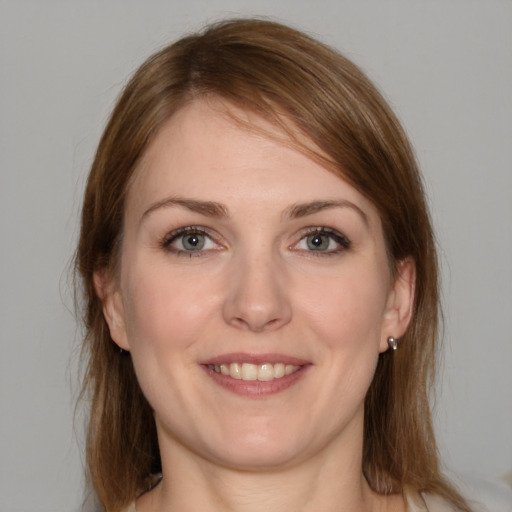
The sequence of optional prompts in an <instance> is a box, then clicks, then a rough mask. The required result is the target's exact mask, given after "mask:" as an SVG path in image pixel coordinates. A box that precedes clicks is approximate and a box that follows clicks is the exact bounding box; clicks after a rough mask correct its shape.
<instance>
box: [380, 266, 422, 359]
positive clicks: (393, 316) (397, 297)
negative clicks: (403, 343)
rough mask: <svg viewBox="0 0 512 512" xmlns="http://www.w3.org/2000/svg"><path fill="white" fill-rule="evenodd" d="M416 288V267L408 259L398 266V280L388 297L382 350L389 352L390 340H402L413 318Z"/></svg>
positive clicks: (396, 279)
mask: <svg viewBox="0 0 512 512" xmlns="http://www.w3.org/2000/svg"><path fill="white" fill-rule="evenodd" d="M415 287H416V267H415V265H414V262H413V261H412V260H411V259H409V258H407V259H405V260H402V261H400V262H399V263H398V265H397V271H396V278H395V281H394V283H393V287H392V289H391V291H390V293H389V296H388V303H387V306H386V312H385V314H384V323H383V330H382V340H381V346H380V350H381V352H384V351H386V350H388V348H389V344H388V339H389V338H390V337H392V338H394V339H395V338H401V337H402V336H403V335H404V333H405V331H406V330H407V327H408V326H409V323H410V321H411V318H412V314H413V309H414V295H415Z"/></svg>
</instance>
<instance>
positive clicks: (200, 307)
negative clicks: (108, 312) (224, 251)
mask: <svg viewBox="0 0 512 512" xmlns="http://www.w3.org/2000/svg"><path fill="white" fill-rule="evenodd" d="M130 276H131V279H130V281H129V283H128V286H127V287H126V293H125V294H124V296H125V299H124V303H125V305H126V306H125V317H126V328H127V336H128V339H129V341H130V347H133V350H132V352H133V353H138V352H139V351H142V350H143V349H145V350H147V349H148V348H152V349H154V350H158V351H164V350H165V351H173V350H175V349H183V348H184V347H186V346H187V345H189V344H191V343H193V341H194V340H195V339H197V336H198V334H199V332H200V331H201V330H203V329H204V327H205V323H208V319H209V312H210V310H211V305H209V304H208V302H209V300H208V298H209V297H211V296H212V295H211V293H209V292H210V290H209V289H208V288H207V286H208V285H205V284H203V283H201V284H200V283H198V282H197V281H196V280H194V279H190V278H187V276H176V275H175V274H171V273H170V272H165V271H162V269H159V268H158V266H156V265H154V266H153V268H152V269H151V270H150V271H148V267H147V266H146V267H145V271H144V273H137V271H136V270H135V271H131V272H130ZM210 284H211V283H210ZM210 302H211V300H210Z"/></svg>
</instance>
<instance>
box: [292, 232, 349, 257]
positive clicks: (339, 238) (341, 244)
mask: <svg viewBox="0 0 512 512" xmlns="http://www.w3.org/2000/svg"><path fill="white" fill-rule="evenodd" d="M317 234H318V235H325V236H328V237H330V238H331V239H332V240H334V241H335V242H336V243H337V244H338V247H337V248H336V249H331V250H326V251H313V250H307V249H297V250H299V251H303V252H305V253H308V255H312V256H332V255H336V254H340V253H342V252H344V251H346V250H348V249H350V247H351V245H352V242H351V240H350V239H349V238H348V237H347V236H346V235H344V234H343V233H341V232H340V231H338V230H337V229H333V228H328V227H325V226H311V227H307V228H304V229H303V230H301V232H300V235H299V236H300V238H299V240H298V241H297V242H295V243H294V244H292V245H291V248H292V249H294V248H296V247H297V245H298V244H299V243H300V242H302V241H303V240H304V239H305V238H307V237H308V236H311V235H317Z"/></svg>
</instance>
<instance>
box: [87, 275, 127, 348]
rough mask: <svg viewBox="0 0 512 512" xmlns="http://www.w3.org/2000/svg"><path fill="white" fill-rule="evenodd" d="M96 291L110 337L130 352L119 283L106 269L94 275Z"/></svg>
mask: <svg viewBox="0 0 512 512" xmlns="http://www.w3.org/2000/svg"><path fill="white" fill-rule="evenodd" d="M93 282H94V289H95V290H96V294H97V295H98V297H99V298H100V300H101V301H102V303H103V316H104V317H105V321H106V322H107V325H108V328H109V331H110V337H111V338H112V339H113V340H114V342H115V343H116V344H117V345H118V346H119V348H122V349H123V350H130V346H129V344H128V338H127V336H126V324H125V319H124V318H125V317H124V307H123V300H122V297H121V292H120V290H119V286H118V283H117V281H116V279H115V278H113V277H112V275H111V274H110V272H108V271H107V270H106V269H102V270H98V271H95V272H94V274H93Z"/></svg>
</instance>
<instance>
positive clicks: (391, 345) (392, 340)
mask: <svg viewBox="0 0 512 512" xmlns="http://www.w3.org/2000/svg"><path fill="white" fill-rule="evenodd" d="M398 341H399V340H398V338H393V336H390V337H389V338H388V345H389V348H390V349H391V350H396V349H397V348H398Z"/></svg>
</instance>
